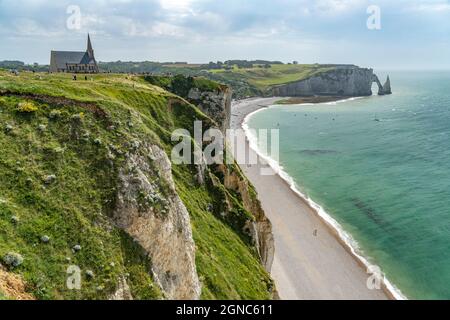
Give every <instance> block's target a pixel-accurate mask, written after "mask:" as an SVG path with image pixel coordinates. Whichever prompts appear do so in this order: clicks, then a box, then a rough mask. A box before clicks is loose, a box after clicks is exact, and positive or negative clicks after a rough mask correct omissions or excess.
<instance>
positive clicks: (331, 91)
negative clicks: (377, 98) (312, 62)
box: [272, 66, 382, 97]
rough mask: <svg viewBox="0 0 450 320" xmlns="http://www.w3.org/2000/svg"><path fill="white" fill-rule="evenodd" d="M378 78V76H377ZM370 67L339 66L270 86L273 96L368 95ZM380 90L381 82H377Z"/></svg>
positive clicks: (370, 82)
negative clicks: (298, 79) (308, 76)
mask: <svg viewBox="0 0 450 320" xmlns="http://www.w3.org/2000/svg"><path fill="white" fill-rule="evenodd" d="M377 80H378V78H377ZM374 81H375V80H374V73H373V70H372V69H365V68H359V67H356V66H341V67H338V68H336V69H334V70H331V71H328V72H323V73H320V74H318V75H316V76H313V77H310V78H308V79H305V80H301V81H295V82H291V83H288V84H283V85H279V86H275V87H273V88H272V93H273V95H274V96H289V97H295V96H312V95H335V96H348V97H356V96H370V95H372V83H373V82H374ZM378 86H379V88H380V90H382V86H381V83H378Z"/></svg>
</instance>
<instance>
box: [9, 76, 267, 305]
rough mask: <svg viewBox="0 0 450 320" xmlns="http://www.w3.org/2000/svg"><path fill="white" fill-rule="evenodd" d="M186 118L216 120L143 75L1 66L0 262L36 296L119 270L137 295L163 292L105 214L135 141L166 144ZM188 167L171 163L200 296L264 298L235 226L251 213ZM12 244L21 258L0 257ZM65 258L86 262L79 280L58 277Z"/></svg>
mask: <svg viewBox="0 0 450 320" xmlns="http://www.w3.org/2000/svg"><path fill="white" fill-rule="evenodd" d="M89 78H90V77H89ZM194 120H203V121H204V123H206V124H207V125H212V120H211V119H209V118H208V117H207V116H206V115H204V114H203V113H202V112H200V111H199V110H198V109H197V108H196V107H195V106H193V105H191V104H189V103H187V102H186V101H185V100H183V99H181V98H179V97H178V96H176V95H174V94H172V93H169V92H167V91H165V90H164V89H162V88H160V87H158V86H154V85H151V84H149V83H148V82H147V81H145V80H144V79H143V78H139V77H127V76H119V75H97V76H94V77H93V79H92V80H91V79H89V80H87V81H86V80H84V77H83V78H82V79H81V80H78V81H72V80H71V76H70V75H63V74H58V75H48V74H32V73H22V74H21V75H19V76H14V75H11V74H9V73H7V72H4V71H0V145H1V146H2V148H1V150H0V263H1V264H2V265H3V266H2V267H1V268H3V269H4V270H5V271H6V272H8V273H11V274H14V275H19V276H20V277H21V279H23V282H24V283H25V289H24V290H25V291H26V292H27V293H30V294H31V295H32V296H33V297H35V298H37V299H106V298H108V297H109V296H110V295H111V294H112V293H114V292H115V291H116V290H117V288H118V285H119V283H120V279H122V278H125V279H126V280H127V282H128V285H129V286H130V291H131V293H132V295H133V297H134V298H135V299H161V298H164V293H163V292H162V291H161V289H160V288H159V287H158V285H156V283H155V279H153V278H152V272H151V261H150V259H149V258H148V257H147V256H146V254H145V252H143V249H142V248H141V247H140V246H139V245H138V244H137V243H136V242H135V241H133V239H131V238H130V237H129V236H128V235H127V234H125V233H124V232H123V231H122V230H120V229H118V228H117V227H116V226H115V225H114V223H113V222H112V221H111V219H110V215H111V212H112V210H113V209H114V205H115V200H116V196H117V179H118V170H119V168H120V167H121V166H122V165H123V164H124V162H125V157H126V154H127V152H128V151H129V150H130V149H131V148H133V146H134V143H133V142H134V141H141V142H142V141H146V142H150V143H152V144H155V145H158V146H160V147H161V148H162V149H163V150H165V151H166V153H168V154H169V155H170V150H171V149H172V147H173V142H171V140H170V135H171V132H172V131H173V130H175V129H177V128H185V129H188V130H189V131H191V132H192V131H193V121H194ZM230 169H231V170H235V171H239V168H238V167H234V168H230ZM196 172H197V171H196V168H194V167H193V166H174V167H173V177H174V180H175V184H176V188H177V191H178V194H179V196H180V197H181V199H182V201H183V202H184V204H185V206H186V208H187V209H188V211H189V214H190V217H191V224H192V231H193V237H194V241H195V245H196V265H197V272H198V275H199V278H200V282H201V285H202V298H204V299H267V298H270V297H271V289H272V281H271V279H270V278H269V276H268V274H267V273H266V272H265V271H264V269H263V267H262V266H261V264H260V262H259V258H258V255H257V252H256V250H255V248H254V246H253V244H252V243H251V240H250V239H249V237H248V236H247V235H246V234H245V233H244V232H242V229H241V225H240V224H241V222H240V221H243V220H245V219H249V218H250V219H251V218H252V215H251V213H250V212H248V211H246V210H245V209H244V207H243V205H242V199H241V198H240V197H239V195H237V194H236V193H234V192H232V191H230V190H227V189H226V188H225V187H224V186H223V184H222V182H221V179H222V177H221V176H220V175H218V176H217V181H219V184H217V183H215V184H214V185H212V184H210V183H209V182H207V183H206V184H203V185H202V184H199V183H198V182H197V179H196V177H195V175H196ZM217 181H216V182H217ZM163 187H164V186H162V188H163ZM225 199H232V201H233V202H234V205H233V208H232V210H231V212H230V214H229V215H228V216H227V217H223V216H222V215H221V209H222V208H221V206H222V205H223V203H224V202H225ZM211 204H213V205H214V209H213V210H211ZM11 254H13V255H16V257H17V256H19V257H20V258H21V259H22V261H19V262H20V263H18V265H17V266H15V267H14V266H13V265H11V264H10V265H9V266H8V263H7V262H8V259H5V257H8V255H9V257H10V256H11ZM19 260H20V259H19ZM71 265H75V266H78V267H79V268H80V269H81V271H82V287H81V290H69V289H68V288H67V286H66V281H67V268H68V267H69V266H71ZM0 288H1V286H0ZM2 296H5V293H4V292H3V293H0V297H2ZM11 298H14V297H11Z"/></svg>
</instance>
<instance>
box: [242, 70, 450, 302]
mask: <svg viewBox="0 0 450 320" xmlns="http://www.w3.org/2000/svg"><path fill="white" fill-rule="evenodd" d="M386 75H387V73H384V74H382V75H380V74H379V76H381V77H380V79H382V78H383V80H384V79H385V77H386ZM389 75H390V79H391V85H392V90H393V94H392V95H388V96H377V95H376V93H377V90H378V89H377V87H376V86H374V87H373V91H374V95H373V96H371V97H362V98H352V99H348V100H343V101H339V102H332V103H323V104H315V105H311V104H309V105H308V104H306V105H305V104H304V105H274V106H271V107H270V108H267V109H261V110H259V111H258V112H255V113H253V114H252V115H250V116H249V117H247V119H246V122H245V126H246V127H248V128H249V129H279V135H280V146H279V148H280V152H279V159H278V160H277V163H276V166H278V169H280V170H281V173H282V174H281V175H282V176H283V177H284V178H285V179H286V180H287V181H288V182H289V183H291V184H292V187H293V189H294V190H296V191H298V193H299V195H302V196H303V197H305V198H306V199H307V200H308V201H309V202H310V203H311V204H312V205H313V206H315V207H316V208H317V209H318V211H319V213H320V214H321V215H322V216H323V218H324V219H326V220H328V221H330V222H331V224H334V227H335V228H336V229H338V231H339V233H340V234H341V236H342V237H343V238H344V240H345V241H346V242H347V243H348V245H349V246H351V247H352V248H353V250H354V251H355V254H356V255H358V256H360V257H361V258H362V259H363V260H365V261H366V262H367V263H369V264H371V265H375V266H378V267H379V268H380V270H381V271H382V272H383V274H384V275H385V277H386V279H387V281H388V283H389V285H390V286H391V290H393V291H395V292H396V294H397V296H398V297H400V296H403V297H405V298H408V299H450V71H401V72H400V71H397V72H389ZM249 134H250V133H249ZM249 138H250V139H251V140H252V139H253V140H256V139H257V138H256V137H252V136H251V137H249ZM269 151H270V149H269ZM267 156H269V154H267Z"/></svg>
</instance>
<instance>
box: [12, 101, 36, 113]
mask: <svg viewBox="0 0 450 320" xmlns="http://www.w3.org/2000/svg"><path fill="white" fill-rule="evenodd" d="M17 111H19V112H22V113H33V112H36V111H38V107H37V106H36V105H35V104H34V103H33V102H30V101H26V102H21V103H19V104H18V105H17Z"/></svg>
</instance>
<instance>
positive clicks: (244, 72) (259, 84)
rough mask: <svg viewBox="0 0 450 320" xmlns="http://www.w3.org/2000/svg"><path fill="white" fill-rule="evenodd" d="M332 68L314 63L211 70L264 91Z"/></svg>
mask: <svg viewBox="0 0 450 320" xmlns="http://www.w3.org/2000/svg"><path fill="white" fill-rule="evenodd" d="M333 69H334V67H333V66H326V65H325V66H323V65H316V64H301V65H300V64H299V65H293V64H292V65H288V64H282V65H280V64H276V65H271V67H270V68H259V67H254V68H251V69H238V68H234V69H233V70H213V71H211V72H212V73H214V74H219V75H221V76H223V77H226V78H230V79H235V80H241V81H245V82H248V83H249V84H251V85H253V86H255V87H256V88H258V89H259V90H261V91H265V90H267V89H268V88H270V87H271V86H273V85H278V84H285V83H289V82H294V81H299V80H303V79H306V78H309V77H312V76H314V75H316V74H319V73H322V72H326V71H329V70H333Z"/></svg>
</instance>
